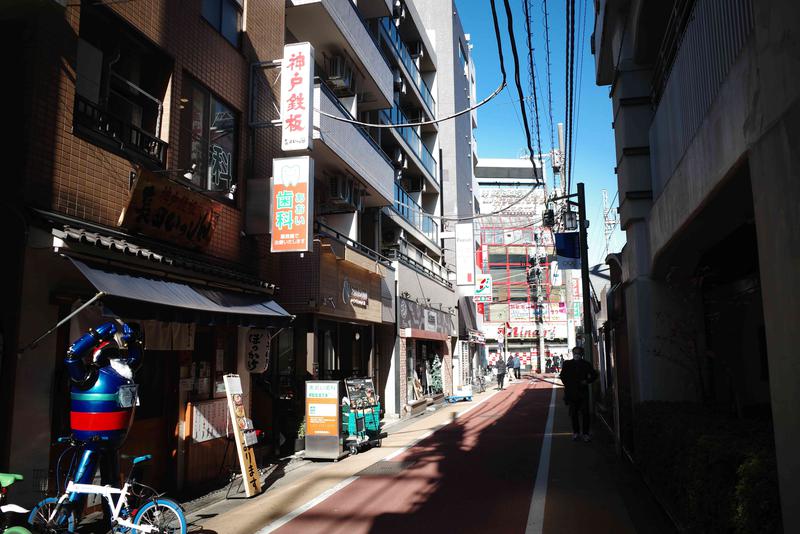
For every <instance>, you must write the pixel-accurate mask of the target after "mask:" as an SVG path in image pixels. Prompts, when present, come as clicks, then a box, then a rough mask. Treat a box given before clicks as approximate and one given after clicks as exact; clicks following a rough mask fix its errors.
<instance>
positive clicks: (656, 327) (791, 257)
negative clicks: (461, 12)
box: [592, 0, 800, 532]
mask: <svg viewBox="0 0 800 534" xmlns="http://www.w3.org/2000/svg"><path fill="white" fill-rule="evenodd" d="M595 9H596V18H595V27H594V39H593V42H592V50H593V52H594V54H595V62H596V74H597V79H596V81H597V83H598V84H599V85H609V86H611V100H612V105H613V109H614V123H613V124H614V132H615V136H616V147H617V168H616V172H617V176H618V185H619V198H620V208H619V211H620V226H621V228H622V229H623V230H625V232H626V235H627V245H626V246H625V248H624V249H623V251H622V253H621V254H619V255H614V256H613V257H612V258H611V259H610V264H611V272H612V281H613V283H614V285H613V286H612V289H611V293H612V296H611V297H610V300H609V301H610V302H614V306H613V309H612V310H611V317H610V321H609V323H608V324H607V325H606V326H607V327H609V328H610V329H611V330H613V332H614V335H613V339H614V340H616V342H615V343H614V344H613V350H614V351H616V353H615V357H614V361H616V362H618V364H619V368H618V369H617V373H618V376H619V381H618V383H619V387H620V391H619V395H620V402H619V407H620V410H621V414H620V420H621V423H622V425H621V427H622V436H621V440H622V445H623V446H624V447H629V446H630V445H631V442H632V440H633V436H632V434H631V429H630V427H628V426H626V424H625V423H626V421H630V419H631V417H632V414H631V407H632V406H636V404H637V403H639V402H642V401H648V400H690V401H703V402H706V403H710V402H717V403H723V404H728V405H730V406H735V407H736V408H735V409H736V412H738V414H739V416H741V414H743V413H744V414H747V413H751V412H755V413H763V412H759V411H758V410H759V407H760V406H764V405H766V406H769V407H771V419H772V422H773V426H774V438H775V452H776V455H777V466H778V478H779V485H780V494H781V502H782V512H783V528H784V530H785V531H786V532H793V531H796V530H798V529H800V509H798V507H797V506H796V503H797V502H800V481H798V478H797V476H796V473H797V472H798V469H800V460H798V456H797V453H796V451H797V449H798V447H799V446H800V418H798V417H797V413H796V409H795V407H796V406H797V404H798V402H800V387H798V383H797V377H798V376H800V364H799V363H798V359H797V357H796V339H795V335H794V331H795V330H796V325H797V322H798V313H800V281H799V280H800V278H798V261H797V250H798V249H800V219H798V217H800V215H798V214H800V210H799V209H798V197H800V181H798V179H797V172H798V169H799V168H800V160H799V159H798V158H800V156H799V155H798V151H797V149H796V147H795V145H796V142H793V140H796V139H797V138H798V128H800V115H799V114H798V113H799V112H800V87H799V86H798V84H797V80H798V79H800V62H798V59H797V58H798V57H800V44H798V43H800V40H798V28H797V21H798V20H800V5H798V3H797V2H795V1H791V0H786V1H780V0H776V1H772V2H755V1H751V0H741V1H731V2H714V1H710V0H696V1H678V2H642V1H633V2H616V1H612V0H599V1H596V2H595ZM764 418H765V419H767V418H768V414H766V413H764Z"/></svg>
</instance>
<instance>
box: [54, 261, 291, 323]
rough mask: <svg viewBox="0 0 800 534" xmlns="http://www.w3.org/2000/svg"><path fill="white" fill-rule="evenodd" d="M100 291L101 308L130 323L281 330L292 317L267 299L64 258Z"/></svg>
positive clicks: (266, 297) (261, 296)
mask: <svg viewBox="0 0 800 534" xmlns="http://www.w3.org/2000/svg"><path fill="white" fill-rule="evenodd" d="M69 259H70V261H72V263H73V264H75V267H77V268H78V270H79V271H80V272H81V273H82V274H83V276H85V277H86V279H87V280H88V281H89V282H90V283H91V284H92V285H93V286H94V287H96V288H97V290H98V291H101V292H102V293H103V294H104V295H103V296H102V301H103V303H104V304H105V305H106V306H107V307H108V308H109V309H110V310H111V311H113V312H114V313H115V314H117V315H119V316H120V317H125V318H129V319H138V320H147V319H155V320H159V321H171V322H178V323H196V324H231V325H241V326H285V325H287V324H288V323H289V322H291V321H292V320H293V319H294V316H293V315H291V314H289V313H288V312H287V311H286V310H284V309H283V308H282V307H281V306H280V305H279V304H278V303H277V302H275V301H274V300H272V299H271V298H270V297H268V296H266V295H259V294H254V293H244V292H242V293H239V292H235V291H226V290H222V289H215V288H211V287H198V286H194V285H190V284H187V283H183V282H179V281H173V280H166V279H163V278H156V277H148V276H145V275H138V274H131V273H123V272H118V271H114V270H111V269H105V268H98V267H90V266H89V265H87V264H85V263H83V262H82V261H80V260H77V259H75V258H69Z"/></svg>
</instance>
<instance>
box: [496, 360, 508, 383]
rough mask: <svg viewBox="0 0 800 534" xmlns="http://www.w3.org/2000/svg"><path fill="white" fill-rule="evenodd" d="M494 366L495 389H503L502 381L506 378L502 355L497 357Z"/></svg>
mask: <svg viewBox="0 0 800 534" xmlns="http://www.w3.org/2000/svg"><path fill="white" fill-rule="evenodd" d="M495 368H496V369H497V389H503V382H505V379H506V362H504V361H503V357H502V356H500V357H499V358H498V359H497V363H496V364H495Z"/></svg>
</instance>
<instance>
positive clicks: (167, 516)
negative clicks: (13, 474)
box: [28, 443, 186, 534]
mask: <svg viewBox="0 0 800 534" xmlns="http://www.w3.org/2000/svg"><path fill="white" fill-rule="evenodd" d="M73 445H75V443H73ZM151 458H152V456H151V455H149V454H145V455H144V456H137V457H136V458H133V465H132V466H131V471H130V473H129V474H128V478H127V480H126V481H125V484H123V486H122V488H114V487H111V486H98V485H95V484H76V483H75V482H73V481H70V482H69V483H68V484H67V487H66V489H65V490H64V493H63V494H62V495H61V496H60V497H59V498H58V499H56V498H54V497H49V498H46V499H44V500H42V501H40V502H39V503H38V504H37V505H36V506H35V507H34V508H33V510H31V513H30V516H29V517H28V522H29V523H30V524H31V525H33V527H34V528H35V529H36V531H38V532H47V533H55V532H75V529H76V527H77V526H78V523H79V521H80V518H79V516H78V514H77V511H76V510H73V509H72V508H71V506H70V505H71V504H72V503H71V502H70V501H69V498H70V495H72V494H73V493H79V494H84V495H100V496H102V498H103V499H104V500H105V501H106V502H107V504H108V508H109V509H110V512H111V525H112V527H111V531H112V532H116V533H123V532H125V533H131V532H143V533H146V534H147V533H150V532H157V533H162V532H163V533H169V534H173V533H175V534H177V533H180V534H186V517H185V516H184V514H183V510H182V509H181V507H180V505H179V504H178V503H176V502H175V501H172V500H170V499H164V498H162V497H161V495H159V494H158V492H156V491H155V490H154V489H153V488H151V487H149V486H146V485H144V484H141V483H139V482H137V481H136V480H135V475H134V473H135V471H136V469H137V467H138V466H139V465H140V464H142V463H143V462H146V461H147V460H150V459H151ZM129 496H130V497H131V499H130V500H129Z"/></svg>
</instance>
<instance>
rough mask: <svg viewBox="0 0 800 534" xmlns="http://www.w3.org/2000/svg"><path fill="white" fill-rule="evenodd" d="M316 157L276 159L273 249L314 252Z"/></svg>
mask: <svg viewBox="0 0 800 534" xmlns="http://www.w3.org/2000/svg"><path fill="white" fill-rule="evenodd" d="M313 177H314V160H313V159H311V158H310V157H309V156H300V157H296V158H275V159H273V160H272V180H271V183H270V207H271V209H270V219H271V223H270V233H271V234H272V243H271V245H270V250H271V251H272V252H310V251H311V250H312V249H313V247H314V245H313V237H314V236H313V231H314V187H313V184H312V183H311V182H312V180H313Z"/></svg>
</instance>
